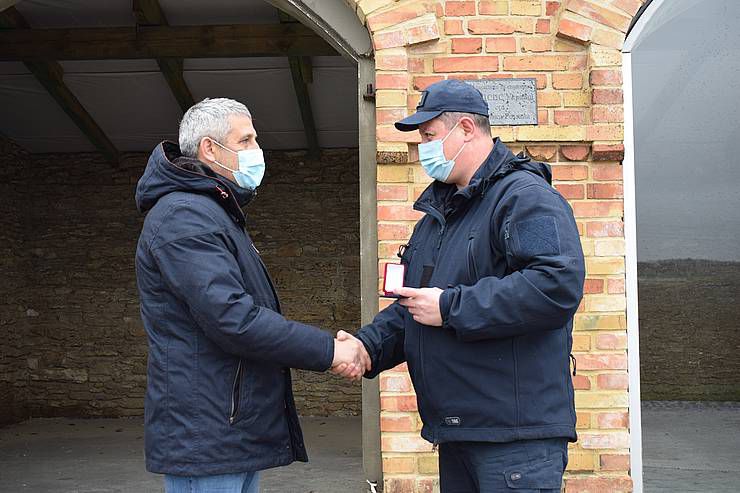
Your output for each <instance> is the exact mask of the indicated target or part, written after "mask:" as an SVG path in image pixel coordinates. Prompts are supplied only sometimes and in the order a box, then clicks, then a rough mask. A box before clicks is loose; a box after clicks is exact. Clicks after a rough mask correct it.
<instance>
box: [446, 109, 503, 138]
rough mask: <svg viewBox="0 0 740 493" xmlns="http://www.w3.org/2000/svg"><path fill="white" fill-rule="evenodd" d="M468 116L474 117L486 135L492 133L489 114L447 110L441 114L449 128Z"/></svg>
mask: <svg viewBox="0 0 740 493" xmlns="http://www.w3.org/2000/svg"><path fill="white" fill-rule="evenodd" d="M463 117H468V118H472V119H473V122H475V126H476V127H478V129H479V130H480V131H481V132H483V134H484V135H491V122H490V120H489V119H488V117H487V116H483V115H479V114H477V113H461V112H457V111H445V112H444V113H442V114H441V115H439V117H438V118H439V119H440V120H441V121H442V123H444V125H445V128H447V129H448V130H449V129H450V128H452V126H453V125H455V123H457V122H458V121H459V120H460V118H463Z"/></svg>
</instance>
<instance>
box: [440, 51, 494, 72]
mask: <svg viewBox="0 0 740 493" xmlns="http://www.w3.org/2000/svg"><path fill="white" fill-rule="evenodd" d="M434 71H435V72H496V71H498V57H497V56H486V55H484V56H467V57H445V58H435V59H434Z"/></svg>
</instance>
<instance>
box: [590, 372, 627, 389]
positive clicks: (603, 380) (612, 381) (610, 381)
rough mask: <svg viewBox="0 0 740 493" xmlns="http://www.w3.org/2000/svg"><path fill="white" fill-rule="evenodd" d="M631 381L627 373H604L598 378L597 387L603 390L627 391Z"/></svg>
mask: <svg viewBox="0 0 740 493" xmlns="http://www.w3.org/2000/svg"><path fill="white" fill-rule="evenodd" d="M629 380H630V379H629V375H627V374H626V373H602V374H600V375H597V376H596V386H597V387H599V388H600V389H603V390H627V388H629Z"/></svg>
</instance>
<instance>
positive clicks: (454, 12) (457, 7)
mask: <svg viewBox="0 0 740 493" xmlns="http://www.w3.org/2000/svg"><path fill="white" fill-rule="evenodd" d="M444 4H445V15H447V16H448V17H458V16H462V15H475V2H473V1H468V2H451V1H447V2H444Z"/></svg>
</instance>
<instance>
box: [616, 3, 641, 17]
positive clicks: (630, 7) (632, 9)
mask: <svg viewBox="0 0 740 493" xmlns="http://www.w3.org/2000/svg"><path fill="white" fill-rule="evenodd" d="M644 1H645V0H612V5H614V6H615V7H617V8H618V9H621V10H624V11H625V12H627V13H628V14H629V15H631V16H632V17H634V16H635V14H637V11H638V10H640V7H641V6H642V4H643V2H644Z"/></svg>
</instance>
